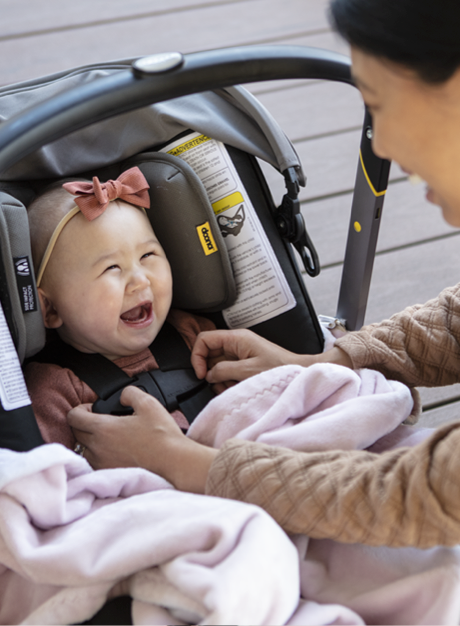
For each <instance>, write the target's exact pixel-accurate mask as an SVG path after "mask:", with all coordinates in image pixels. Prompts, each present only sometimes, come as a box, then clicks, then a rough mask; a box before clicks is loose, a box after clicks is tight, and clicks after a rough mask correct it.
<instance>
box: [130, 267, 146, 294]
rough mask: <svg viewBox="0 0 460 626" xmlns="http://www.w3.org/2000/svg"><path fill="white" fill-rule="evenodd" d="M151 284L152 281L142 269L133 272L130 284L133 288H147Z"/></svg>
mask: <svg viewBox="0 0 460 626" xmlns="http://www.w3.org/2000/svg"><path fill="white" fill-rule="evenodd" d="M149 285H150V281H149V279H148V278H147V276H146V275H145V273H144V272H143V271H142V270H141V269H136V270H134V271H133V272H132V274H131V280H130V282H129V286H130V287H131V289H133V290H139V289H145V287H148V286H149Z"/></svg>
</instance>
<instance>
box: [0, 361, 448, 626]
mask: <svg viewBox="0 0 460 626" xmlns="http://www.w3.org/2000/svg"><path fill="white" fill-rule="evenodd" d="M411 410H412V399H411V396H410V393H409V391H408V389H407V388H406V387H404V385H401V384H400V383H396V382H391V381H386V380H385V379H384V378H383V377H382V376H381V375H380V374H378V373H376V372H371V371H366V370H362V371H360V372H352V371H350V370H347V369H345V368H340V367H338V366H333V365H318V366H314V367H311V368H309V369H302V368H299V367H297V366H286V367H283V368H278V369H275V370H272V371H270V372H266V373H264V374H261V375H259V376H257V377H254V378H252V379H249V380H247V381H245V382H243V383H241V384H240V385H238V386H236V387H234V388H232V389H230V390H228V391H226V392H225V393H224V394H222V395H221V396H219V397H218V398H216V399H215V400H213V401H212V402H211V403H210V404H209V405H208V407H206V409H205V410H204V411H203V412H202V414H201V415H200V416H199V417H198V418H197V419H196V421H195V423H194V425H193V426H192V428H191V429H190V436H191V437H193V438H195V439H198V440H199V441H202V442H205V443H207V444H209V445H214V446H220V445H221V444H222V443H223V441H225V440H226V439H227V438H229V437H240V438H245V439H250V440H254V441H264V442H267V443H271V444H274V445H283V446H289V447H293V448H295V449H300V450H318V449H328V448H347V449H353V448H368V447H370V446H373V448H374V449H384V448H386V447H390V446H394V445H401V444H403V443H407V442H409V443H412V444H413V443H415V442H416V441H418V440H420V439H422V438H424V437H426V436H427V434H429V433H428V432H427V431H417V430H414V429H413V428H410V427H407V426H399V425H400V424H401V422H402V421H403V420H405V419H406V418H407V417H409V415H410V413H411ZM459 566H460V554H459V551H458V550H457V549H446V548H438V549H434V550H427V551H422V550H414V549H397V550H394V549H393V550H392V549H389V548H368V547H365V546H361V545H350V546H346V545H342V544H339V543H336V542H333V541H317V540H315V541H311V540H309V539H308V537H305V536H298V537H293V538H291V540H289V539H288V538H287V536H286V535H285V534H284V533H283V532H282V531H281V529H279V528H278V527H277V526H276V524H275V523H274V522H273V521H272V520H271V519H270V518H269V517H268V516H267V515H266V514H265V513H264V512H263V511H261V510H260V509H258V508H257V507H253V506H250V505H246V504H242V503H238V502H232V501H225V500H222V499H218V498H210V497H204V496H196V495H192V494H184V493H178V492H176V491H175V490H173V489H172V488H171V486H170V485H169V484H168V483H166V482H165V481H163V480H162V479H161V478H159V477H157V476H155V475H153V474H149V473H148V472H145V471H143V470H137V469H120V470H105V471H97V472H93V471H92V470H91V469H90V468H89V466H88V464H87V463H86V462H85V461H84V460H83V459H82V458H81V457H78V456H77V455H75V454H74V453H72V452H70V451H69V450H66V449H65V448H63V447H62V446H59V445H47V446H42V447H41V448H38V449H36V450H33V451H31V452H29V453H24V454H19V453H14V452H10V451H7V450H0V623H3V624H12V623H19V622H21V623H27V624H52V623H53V624H57V623H60V624H64V623H70V622H77V621H83V620H85V619H88V618H89V617H90V616H91V615H92V614H93V613H94V612H95V611H97V610H98V609H99V607H100V606H101V605H102V604H103V603H104V601H105V600H106V598H108V597H111V596H114V595H117V594H124V593H128V594H130V595H132V597H133V598H134V604H133V618H134V621H135V623H137V624H165V623H167V624H184V623H198V622H199V623H204V624H232V623H233V624H363V623H370V624H454V623H458V621H459V615H460V585H459V578H460V576H459V574H460V567H459ZM299 572H300V582H299Z"/></svg>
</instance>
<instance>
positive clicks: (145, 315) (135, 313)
mask: <svg viewBox="0 0 460 626" xmlns="http://www.w3.org/2000/svg"><path fill="white" fill-rule="evenodd" d="M120 319H121V321H122V322H123V323H124V324H126V325H127V326H133V327H135V328H145V327H146V326H149V325H150V324H151V323H152V321H153V308H152V303H151V302H144V303H142V304H139V305H138V306H135V307H133V308H132V309H129V310H128V311H125V312H124V313H122V314H121V315H120Z"/></svg>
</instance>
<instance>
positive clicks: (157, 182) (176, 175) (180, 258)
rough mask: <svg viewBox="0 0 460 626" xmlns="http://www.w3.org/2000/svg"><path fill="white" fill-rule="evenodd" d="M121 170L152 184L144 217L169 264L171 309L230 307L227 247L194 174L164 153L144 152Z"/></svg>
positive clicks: (231, 288) (233, 292)
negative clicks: (137, 172)
mask: <svg viewBox="0 0 460 626" xmlns="http://www.w3.org/2000/svg"><path fill="white" fill-rule="evenodd" d="M122 165H123V169H128V168H129V167H133V166H134V165H137V166H138V167H139V169H140V170H141V171H142V173H143V174H144V176H145V178H146V179H147V181H148V183H149V185H150V189H149V194H150V206H151V208H150V209H149V210H148V211H147V215H148V217H149V219H150V222H151V224H152V227H153V230H154V231H155V234H156V235H157V237H158V240H159V241H160V243H161V245H162V246H163V249H164V251H165V253H166V256H167V258H168V260H169V263H170V265H171V270H172V275H173V306H174V307H176V308H179V309H192V310H199V311H203V312H211V311H220V310H222V309H224V308H226V307H228V306H230V305H231V304H233V303H234V302H235V299H236V284H235V279H234V277H233V272H232V267H231V264H230V259H229V256H228V252H227V248H226V245H225V243H224V240H223V237H222V235H221V232H220V229H219V228H218V227H217V226H216V223H215V216H214V211H213V208H212V206H211V203H210V202H209V199H208V196H207V194H206V190H205V188H204V186H203V183H202V182H201V180H200V179H199V178H198V176H197V175H196V174H195V172H194V171H193V169H192V168H191V167H190V166H189V165H188V164H187V163H185V161H183V160H182V159H179V158H178V157H175V156H173V155H171V154H164V153H162V152H148V153H143V154H140V155H138V156H136V157H134V158H132V159H129V160H128V161H125V162H124V163H123V164H122Z"/></svg>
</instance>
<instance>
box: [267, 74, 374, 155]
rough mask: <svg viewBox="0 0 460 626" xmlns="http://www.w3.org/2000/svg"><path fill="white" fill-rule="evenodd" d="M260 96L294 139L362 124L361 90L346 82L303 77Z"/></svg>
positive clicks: (322, 134)
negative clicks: (322, 80)
mask: <svg viewBox="0 0 460 626" xmlns="http://www.w3.org/2000/svg"><path fill="white" fill-rule="evenodd" d="M257 97H258V99H259V100H260V102H261V103H262V104H263V105H264V106H265V107H266V108H267V110H268V111H269V112H270V113H271V114H272V115H273V117H274V118H275V119H276V121H277V122H278V123H279V125H280V126H281V128H282V129H283V131H284V132H285V133H286V135H287V136H288V137H289V138H290V140H291V141H293V142H295V143H297V142H300V141H306V140H311V139H313V138H319V137H322V136H327V135H332V134H334V133H336V132H338V131H344V130H355V129H356V128H361V126H362V123H363V119H364V105H363V103H362V99H361V96H360V94H359V92H358V90H357V89H355V88H354V87H350V86H349V85H345V84H343V83H334V82H317V81H304V82H303V83H297V84H294V85H289V86H285V88H284V89H283V90H282V91H281V90H272V91H268V92H262V93H259V94H257Z"/></svg>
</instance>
